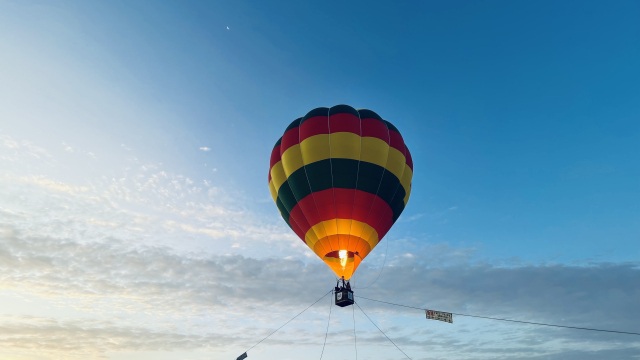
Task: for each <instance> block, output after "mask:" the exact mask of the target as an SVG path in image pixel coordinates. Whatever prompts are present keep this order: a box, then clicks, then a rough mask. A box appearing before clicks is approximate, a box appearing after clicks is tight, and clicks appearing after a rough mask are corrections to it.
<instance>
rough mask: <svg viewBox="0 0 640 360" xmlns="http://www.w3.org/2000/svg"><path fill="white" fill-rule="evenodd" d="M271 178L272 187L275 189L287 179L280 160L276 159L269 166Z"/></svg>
mask: <svg viewBox="0 0 640 360" xmlns="http://www.w3.org/2000/svg"><path fill="white" fill-rule="evenodd" d="M271 180H272V181H273V187H275V188H276V189H277V190H279V189H280V186H282V184H284V182H285V181H287V175H286V174H285V173H284V168H283V167H282V161H278V162H277V163H275V164H274V165H273V166H272V167H271Z"/></svg>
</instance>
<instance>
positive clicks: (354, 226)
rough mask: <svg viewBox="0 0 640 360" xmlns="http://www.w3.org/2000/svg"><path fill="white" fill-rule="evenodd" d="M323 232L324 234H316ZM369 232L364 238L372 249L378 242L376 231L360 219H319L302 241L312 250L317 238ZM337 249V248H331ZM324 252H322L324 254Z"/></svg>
mask: <svg viewBox="0 0 640 360" xmlns="http://www.w3.org/2000/svg"><path fill="white" fill-rule="evenodd" d="M316 234H324V236H320V235H316ZM350 234H354V235H355V234H369V236H368V237H367V238H366V239H364V240H365V241H366V242H367V243H368V244H369V246H370V247H371V248H372V249H373V247H374V246H376V245H377V244H378V241H379V238H378V232H377V231H376V230H375V229H374V228H373V227H371V226H369V225H368V224H366V223H363V222H361V221H357V220H352V219H331V220H325V221H321V222H319V223H317V224H315V225H313V226H312V227H311V229H309V231H307V233H306V234H305V237H304V241H305V242H306V243H307V245H308V246H309V247H310V248H311V249H312V250H313V249H314V247H315V245H316V243H317V242H318V240H321V239H325V238H328V237H330V236H332V235H350ZM332 250H338V249H332ZM324 255H325V254H322V256H324Z"/></svg>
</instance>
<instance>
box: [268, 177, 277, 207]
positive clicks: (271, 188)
mask: <svg viewBox="0 0 640 360" xmlns="http://www.w3.org/2000/svg"><path fill="white" fill-rule="evenodd" d="M269 193H271V198H272V199H273V202H275V203H277V202H278V189H276V186H275V185H274V184H273V179H271V181H269Z"/></svg>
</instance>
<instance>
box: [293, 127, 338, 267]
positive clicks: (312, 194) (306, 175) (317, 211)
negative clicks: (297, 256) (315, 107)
mask: <svg viewBox="0 0 640 360" xmlns="http://www.w3.org/2000/svg"><path fill="white" fill-rule="evenodd" d="M302 119H303V120H304V117H303V118H302ZM327 121H329V118H328V117H327ZM301 130H302V120H300V125H299V126H298V139H300V138H301V134H300V131H301ZM300 157H302V163H303V164H304V165H303V167H304V175H305V178H306V179H307V184H308V185H309V190H310V193H309V195H307V196H311V199H313V204H314V205H315V207H316V214H318V216H319V215H320V209H319V208H318V203H317V202H316V197H315V191H314V190H313V188H312V187H311V181H309V173H307V164H306V161H305V160H304V153H303V152H302V148H300ZM331 182H332V183H333V177H332V178H331ZM294 195H295V194H294ZM320 222H321V223H322V228H323V229H324V233H325V235H326V234H327V227H326V226H325V224H324V221H322V220H321V221H320ZM314 225H316V224H313V225H311V229H313V231H314V232H315V228H314ZM316 237H317V238H318V240H317V241H316V244H318V243H319V242H320V240H322V238H321V237H320V236H318V233H317V232H316ZM314 246H315V244H314ZM329 249H330V250H331V251H333V248H332V247H331V243H329ZM311 251H313V252H314V253H315V249H311ZM316 255H317V254H316ZM320 259H321V260H322V261H324V258H320Z"/></svg>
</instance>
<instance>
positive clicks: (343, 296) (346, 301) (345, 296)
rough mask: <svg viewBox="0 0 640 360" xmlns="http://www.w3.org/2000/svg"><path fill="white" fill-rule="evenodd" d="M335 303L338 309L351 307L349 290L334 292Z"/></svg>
mask: <svg viewBox="0 0 640 360" xmlns="http://www.w3.org/2000/svg"><path fill="white" fill-rule="evenodd" d="M334 296H335V303H336V305H338V306H340V307H345V306H349V305H353V291H351V290H349V289H340V290H337V291H335V295H334Z"/></svg>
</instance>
